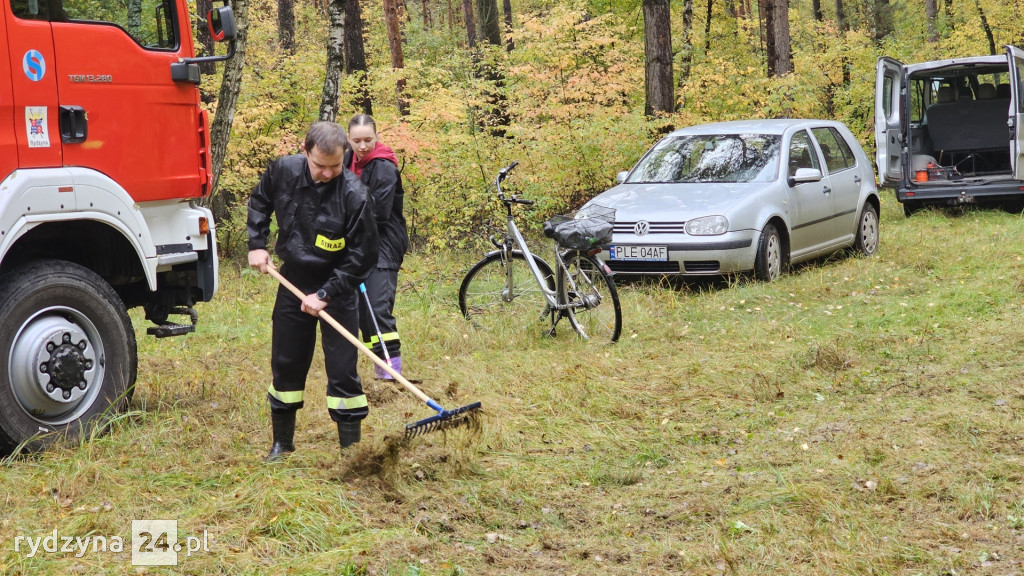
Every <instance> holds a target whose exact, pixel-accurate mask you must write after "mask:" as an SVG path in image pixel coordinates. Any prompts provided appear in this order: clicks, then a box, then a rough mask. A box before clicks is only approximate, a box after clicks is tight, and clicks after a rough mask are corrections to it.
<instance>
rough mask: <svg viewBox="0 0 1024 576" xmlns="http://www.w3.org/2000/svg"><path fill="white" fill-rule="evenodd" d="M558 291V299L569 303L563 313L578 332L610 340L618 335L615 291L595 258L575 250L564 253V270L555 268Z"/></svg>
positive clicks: (618, 309)
mask: <svg viewBox="0 0 1024 576" xmlns="http://www.w3.org/2000/svg"><path fill="white" fill-rule="evenodd" d="M569 278H572V282H569V280H568V279H569ZM574 286H575V288H574ZM558 295H559V298H560V299H561V302H563V303H566V304H571V306H570V307H569V308H568V309H567V310H566V315H568V316H569V322H570V323H571V324H572V327H573V328H575V329H576V331H577V332H579V333H580V335H581V336H583V337H584V338H592V339H599V340H609V341H611V342H615V341H616V340H618V339H619V334H620V333H621V332H622V306H621V305H620V304H619V292H618V290H616V289H615V283H614V282H613V281H612V277H611V276H610V275H609V274H608V273H606V272H605V271H604V267H603V264H601V263H600V262H599V261H598V260H597V259H596V258H594V257H593V256H587V255H585V254H581V253H579V252H575V253H570V254H569V255H567V256H566V257H565V270H559V271H558Z"/></svg>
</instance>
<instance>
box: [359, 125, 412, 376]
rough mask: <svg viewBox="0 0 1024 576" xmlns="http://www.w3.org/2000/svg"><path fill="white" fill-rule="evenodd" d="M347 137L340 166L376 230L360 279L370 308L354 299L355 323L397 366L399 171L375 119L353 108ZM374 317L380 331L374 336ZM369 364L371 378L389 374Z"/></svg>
mask: <svg viewBox="0 0 1024 576" xmlns="http://www.w3.org/2000/svg"><path fill="white" fill-rule="evenodd" d="M348 142H349V152H348V154H347V155H346V157H345V162H344V164H345V167H346V168H348V169H349V170H351V171H352V172H353V173H355V175H356V176H357V177H359V179H360V180H361V181H362V182H363V184H365V185H366V187H367V189H368V190H369V192H370V197H372V198H373V202H374V215H375V216H376V219H377V230H378V232H379V234H380V254H379V257H378V260H377V265H376V267H374V269H373V270H371V272H370V276H369V277H368V278H367V279H366V293H367V294H368V295H369V297H370V302H371V304H372V308H373V309H372V310H371V309H368V308H367V306H366V301H365V299H360V303H361V307H360V313H359V329H360V331H361V332H362V334H363V342H365V343H366V345H367V346H368V347H369V348H372V349H373V352H374V353H375V354H377V356H378V357H380V358H384V354H383V351H384V347H385V346H386V347H387V351H388V354H389V355H390V357H391V367H392V368H394V369H395V370H396V371H398V372H401V371H402V353H401V351H402V341H401V340H400V339H399V337H398V324H397V322H396V321H395V316H394V309H395V292H396V290H397V289H398V269H399V267H401V265H402V260H403V259H404V257H405V252H406V250H408V249H409V234H408V231H407V230H406V227H405V216H403V215H402V204H403V201H404V198H405V192H404V191H403V190H402V175H401V173H399V171H398V157H397V156H396V155H395V151H394V150H392V149H391V147H389V146H387V145H386V144H384V143H382V142H380V141H378V140H377V124H376V123H375V122H374V121H373V118H372V117H370V116H368V115H366V114H356V115H355V116H353V117H352V120H351V121H349V123H348ZM371 314H372V315H373V316H370V315H371ZM374 318H376V319H377V326H378V327H379V328H380V332H381V338H379V339H378V337H377V330H376V328H375V327H374V324H373V319H374ZM380 340H383V342H381V341H380ZM374 370H375V374H376V376H377V378H383V379H390V378H391V375H390V374H388V373H387V372H385V371H384V370H382V369H381V368H380V367H378V366H377V365H376V364H375V365H374Z"/></svg>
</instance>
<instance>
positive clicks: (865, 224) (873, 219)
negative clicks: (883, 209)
mask: <svg viewBox="0 0 1024 576" xmlns="http://www.w3.org/2000/svg"><path fill="white" fill-rule="evenodd" d="M853 247H854V248H856V249H857V250H859V251H860V253H861V254H863V255H865V256H871V255H872V254H874V253H875V252H876V251H877V250H878V211H877V210H875V207H874V206H872V205H871V204H865V205H864V208H862V209H861V211H860V218H859V219H857V238H856V240H854V243H853Z"/></svg>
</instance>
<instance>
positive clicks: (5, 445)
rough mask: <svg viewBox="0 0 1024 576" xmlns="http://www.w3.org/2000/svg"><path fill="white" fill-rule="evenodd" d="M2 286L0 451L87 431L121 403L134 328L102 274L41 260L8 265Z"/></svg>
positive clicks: (130, 377) (129, 374)
mask: <svg viewBox="0 0 1024 576" xmlns="http://www.w3.org/2000/svg"><path fill="white" fill-rule="evenodd" d="M0 286H2V289H0V325H2V326H4V330H3V331H2V332H0V453H9V452H10V451H11V450H12V449H14V448H15V447H17V446H19V445H22V444H24V447H25V448H27V449H29V450H36V449H40V448H43V447H45V446H46V445H47V444H48V443H49V442H51V441H53V440H54V438H55V436H56V435H58V434H66V435H67V437H69V438H74V437H76V436H78V435H80V434H84V433H88V431H89V430H90V429H91V428H92V427H93V426H94V425H95V424H97V423H99V422H101V421H102V419H103V418H108V417H110V416H111V415H112V412H113V411H115V410H117V409H119V408H122V407H124V406H125V405H127V403H128V398H129V395H130V393H131V389H132V386H133V384H134V383H135V374H136V370H137V360H136V358H137V357H136V349H135V332H134V331H133V330H132V326H131V320H129V318H128V313H127V311H126V310H125V307H124V304H122V303H121V300H120V298H118V296H117V293H115V292H114V290H113V288H111V287H110V285H109V284H107V282H105V281H104V280H103V278H101V277H100V276H98V275H97V274H96V273H95V272H93V271H91V270H89V269H88V268H84V267H82V266H79V265H77V264H72V263H70V262H63V261H59V260H43V261H39V262H35V263H32V264H28V265H26V266H23V267H21V268H15V269H13V270H11V271H9V272H8V273H6V274H5V275H4V276H3V279H2V281H0ZM53 433H57V434H53Z"/></svg>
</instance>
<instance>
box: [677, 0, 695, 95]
mask: <svg viewBox="0 0 1024 576" xmlns="http://www.w3.org/2000/svg"><path fill="white" fill-rule="evenodd" d="M692 35H693V0H683V45H682V46H681V47H680V49H679V52H680V55H679V87H680V88H682V87H683V86H685V85H686V82H687V81H689V79H690V65H691V64H692V63H693V39H692V38H691V36H692Z"/></svg>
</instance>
